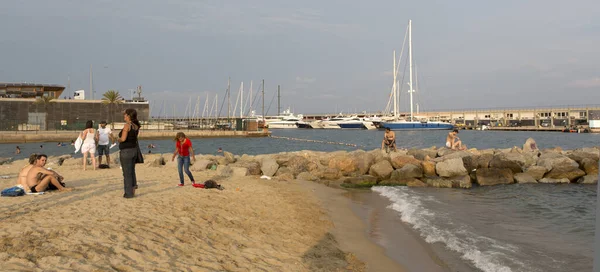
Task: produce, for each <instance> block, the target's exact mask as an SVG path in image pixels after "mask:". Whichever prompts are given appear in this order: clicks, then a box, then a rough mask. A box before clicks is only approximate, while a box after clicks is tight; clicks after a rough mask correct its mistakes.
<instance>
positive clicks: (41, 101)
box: [34, 96, 54, 130]
mask: <svg viewBox="0 0 600 272" xmlns="http://www.w3.org/2000/svg"><path fill="white" fill-rule="evenodd" d="M52 100H54V97H52V96H40V97H38V98H36V100H35V102H34V103H35V104H38V105H42V106H43V107H44V112H45V113H46V116H45V120H44V123H47V122H48V107H49V106H50V103H53V102H54V101H52ZM45 127H46V130H48V126H45Z"/></svg>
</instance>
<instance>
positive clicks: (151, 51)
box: [0, 0, 600, 116]
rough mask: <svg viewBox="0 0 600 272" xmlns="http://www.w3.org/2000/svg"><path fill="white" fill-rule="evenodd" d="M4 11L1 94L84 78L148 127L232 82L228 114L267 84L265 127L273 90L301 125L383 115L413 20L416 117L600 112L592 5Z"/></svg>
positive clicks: (403, 99)
mask: <svg viewBox="0 0 600 272" xmlns="http://www.w3.org/2000/svg"><path fill="white" fill-rule="evenodd" d="M0 3H1V6H2V8H1V9H0V33H2V38H0V60H1V63H2V65H0V82H37V83H48V84H61V85H64V86H67V85H68V84H69V83H70V84H69V85H70V89H71V92H74V91H75V90H78V89H85V90H86V91H89V85H90V83H89V80H90V66H92V74H93V89H94V90H95V95H94V96H95V97H96V98H98V97H100V96H101V95H102V93H104V92H106V91H107V90H109V89H114V90H118V91H119V92H120V93H121V94H122V95H123V96H124V97H125V98H128V99H129V98H130V97H131V92H130V90H132V89H135V88H136V86H138V85H142V87H143V93H142V96H144V97H145V98H146V99H148V100H149V101H150V103H151V111H152V112H151V115H153V116H159V115H160V116H171V115H173V114H175V115H177V116H183V115H190V114H192V113H193V112H194V111H196V112H197V115H200V114H201V112H202V111H204V110H206V111H208V110H210V108H213V111H214V106H213V105H214V104H218V107H219V108H221V105H223V106H226V104H223V99H224V97H225V94H226V90H227V84H228V79H229V78H230V79H231V88H230V89H231V98H230V99H231V108H232V109H233V108H234V107H235V104H236V98H237V96H238V90H239V89H240V85H241V83H242V82H243V84H244V97H245V98H244V99H245V100H248V97H247V96H248V93H249V91H250V88H249V87H250V81H252V83H253V84H252V86H253V93H254V94H256V93H257V92H258V91H259V90H260V88H261V81H262V80H264V82H265V111H267V109H268V113H269V114H271V115H274V114H276V113H277V98H276V97H275V96H276V93H277V86H278V85H280V86H281V107H282V108H283V109H285V108H288V107H289V108H291V110H292V111H293V112H295V113H297V114H298V113H303V114H316V113H329V114H334V113H339V112H343V113H359V112H363V111H367V112H376V111H383V110H384V109H385V108H386V105H387V104H388V99H389V96H390V90H391V86H392V82H393V78H392V67H393V64H392V63H393V57H392V56H393V50H396V52H397V55H398V56H399V55H400V52H401V50H402V47H403V42H404V37H405V32H406V28H407V25H408V20H409V19H411V20H412V32H413V35H412V38H413V60H414V63H415V69H416V71H417V75H416V82H418V89H417V92H416V93H415V97H414V100H415V103H418V104H419V108H420V110H422V111H426V110H441V109H456V110H458V109H474V108H479V109H481V108H512V107H544V106H558V105H585V104H600V46H599V45H600V1H597V0H590V1H588V0H577V1H563V0H531V1H520V0H504V1H480V0H463V1H461V0H457V1H446V0H438V1H434V0H423V1H398V0H395V1H393V0H373V1H348V0H345V1H341V0H318V1H316V0H303V1H285V0H252V1H234V0H232V1H202V0H170V1H160V0H128V1H120V0H93V1H80V0H52V1H47V0H27V1H21V0H18V1H17V0H0ZM405 50H406V49H405ZM406 54H407V53H406V52H405V53H404V55H403V59H402V63H401V64H400V72H399V80H400V79H402V78H404V80H405V81H406V80H407V78H408V75H405V74H407V73H404V71H405V70H406V69H405V67H406V65H405V64H404V61H405V59H406ZM65 95H67V96H68V94H67V92H65ZM216 95H218V102H217V103H215V102H214V101H215V96H216ZM86 96H87V97H90V96H91V94H89V92H88V93H86ZM207 100H208V102H207ZM205 105H208V106H207V107H205ZM261 106H262V103H261V99H260V97H258V98H257V99H256V102H255V105H254V107H255V109H256V110H257V112H258V113H260V112H261ZM245 107H246V109H247V107H248V106H247V105H246V106H245ZM400 109H401V110H402V111H407V110H408V109H409V99H408V92H407V84H406V83H402V92H401V94H400ZM237 111H238V113H236V114H239V106H238V107H237ZM244 111H245V110H244ZM224 113H225V115H226V112H225V111H223V112H222V113H221V115H223V114H224Z"/></svg>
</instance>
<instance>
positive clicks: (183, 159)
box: [171, 132, 196, 186]
mask: <svg viewBox="0 0 600 272" xmlns="http://www.w3.org/2000/svg"><path fill="white" fill-rule="evenodd" d="M175 142H176V143H175V152H173V157H172V158H171V161H174V160H175V156H178V157H177V170H178V171H179V184H178V185H177V186H183V179H184V178H183V170H184V169H185V173H186V174H187V176H188V177H189V178H190V180H191V181H192V184H196V181H195V180H194V176H192V172H190V154H191V156H192V159H193V160H194V161H196V155H194V149H193V148H192V141H190V139H188V138H187V137H186V136H185V134H184V133H183V132H177V135H176V136H175Z"/></svg>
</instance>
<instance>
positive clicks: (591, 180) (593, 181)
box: [577, 175, 598, 184]
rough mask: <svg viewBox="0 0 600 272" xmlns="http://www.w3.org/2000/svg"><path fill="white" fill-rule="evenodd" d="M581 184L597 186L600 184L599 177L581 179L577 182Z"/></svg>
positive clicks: (588, 176) (591, 176)
mask: <svg viewBox="0 0 600 272" xmlns="http://www.w3.org/2000/svg"><path fill="white" fill-rule="evenodd" d="M577 183H579V184H597V183H598V175H587V176H583V177H580V178H579V179H578V180H577Z"/></svg>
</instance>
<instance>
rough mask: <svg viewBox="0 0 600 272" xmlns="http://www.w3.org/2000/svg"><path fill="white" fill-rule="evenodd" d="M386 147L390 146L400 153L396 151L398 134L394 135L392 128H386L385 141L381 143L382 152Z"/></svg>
mask: <svg viewBox="0 0 600 272" xmlns="http://www.w3.org/2000/svg"><path fill="white" fill-rule="evenodd" d="M385 146H388V147H389V148H390V149H392V150H393V151H398V150H396V133H394V132H393V131H392V130H391V129H390V128H385V133H384V134H383V140H382V141H381V150H384V147H385Z"/></svg>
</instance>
